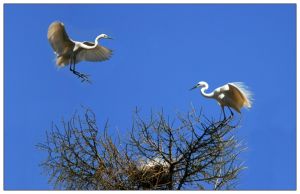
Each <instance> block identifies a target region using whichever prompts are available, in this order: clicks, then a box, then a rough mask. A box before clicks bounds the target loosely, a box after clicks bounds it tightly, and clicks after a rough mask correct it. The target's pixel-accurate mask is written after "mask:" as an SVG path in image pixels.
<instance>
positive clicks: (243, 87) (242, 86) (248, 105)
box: [233, 82, 253, 108]
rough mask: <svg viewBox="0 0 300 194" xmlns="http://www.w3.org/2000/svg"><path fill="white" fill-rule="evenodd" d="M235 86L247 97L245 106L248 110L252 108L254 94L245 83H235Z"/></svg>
mask: <svg viewBox="0 0 300 194" xmlns="http://www.w3.org/2000/svg"><path fill="white" fill-rule="evenodd" d="M233 84H234V85H236V86H237V87H238V88H239V89H240V91H241V92H242V94H243V95H244V97H245V99H246V100H245V102H244V106H246V108H251V107H252V103H253V93H252V92H251V91H250V90H249V88H248V86H246V85H245V84H244V83H243V82H233Z"/></svg>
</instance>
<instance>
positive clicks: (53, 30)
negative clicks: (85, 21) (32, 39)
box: [47, 22, 112, 81]
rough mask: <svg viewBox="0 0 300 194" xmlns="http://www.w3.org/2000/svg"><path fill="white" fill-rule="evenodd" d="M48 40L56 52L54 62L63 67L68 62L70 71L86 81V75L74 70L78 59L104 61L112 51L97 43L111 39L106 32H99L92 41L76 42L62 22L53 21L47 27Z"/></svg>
mask: <svg viewBox="0 0 300 194" xmlns="http://www.w3.org/2000/svg"><path fill="white" fill-rule="evenodd" d="M47 37H48V40H49V42H50V44H51V46H52V48H53V50H54V51H55V54H56V64H57V65H58V66H59V67H64V66H66V65H69V64H70V71H72V72H73V73H74V74H75V75H77V76H78V77H80V78H81V79H82V81H88V76H87V75H85V74H83V73H79V72H78V71H76V70H75V64H77V63H79V62H80V61H93V62H97V61H104V60H108V59H109V58H110V56H111V54H112V51H111V50H110V49H108V48H106V47H104V46H101V45H98V40H100V39H102V38H103V39H111V38H110V37H109V36H108V35H106V34H100V35H99V36H97V37H96V39H95V41H94V42H86V41H85V42H78V41H74V40H72V39H71V38H69V36H68V34H67V32H66V30H65V27H64V24H63V23H61V22H53V23H52V24H50V26H49V29H48V36H47Z"/></svg>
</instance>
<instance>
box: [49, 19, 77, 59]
mask: <svg viewBox="0 0 300 194" xmlns="http://www.w3.org/2000/svg"><path fill="white" fill-rule="evenodd" d="M47 37H48V40H49V42H50V44H51V46H52V48H53V50H54V51H55V53H56V54H57V55H63V54H66V53H68V52H69V51H70V49H71V50H72V49H73V47H74V42H73V41H71V40H70V38H69V36H68V34H67V32H66V30H65V27H64V24H63V23H61V22H53V23H52V24H51V25H50V26H49V28H48V35H47Z"/></svg>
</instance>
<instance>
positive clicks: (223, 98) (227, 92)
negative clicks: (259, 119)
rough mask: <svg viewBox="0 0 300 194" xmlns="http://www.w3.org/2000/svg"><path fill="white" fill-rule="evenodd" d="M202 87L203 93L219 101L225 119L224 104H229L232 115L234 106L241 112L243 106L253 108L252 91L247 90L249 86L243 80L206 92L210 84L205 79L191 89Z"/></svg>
mask: <svg viewBox="0 0 300 194" xmlns="http://www.w3.org/2000/svg"><path fill="white" fill-rule="evenodd" d="M199 87H201V94H202V95H203V96H204V97H206V98H214V99H216V100H217V101H218V103H219V105H220V106H221V108H222V111H223V114H224V119H226V115H225V111H224V106H227V107H228V109H229V110H230V113H231V116H232V115H233V112H232V110H231V109H230V107H231V108H233V109H234V110H235V111H237V112H238V113H241V111H240V110H241V108H242V107H246V108H251V105H252V93H251V92H250V91H249V90H247V87H246V86H245V85H244V84H243V83H242V82H233V83H228V84H225V85H224V86H221V87H219V88H216V89H215V90H214V91H213V92H211V93H205V91H206V90H207V89H208V84H207V83H206V82H204V81H201V82H199V83H197V84H196V85H195V86H194V87H193V88H191V90H193V89H195V88H199Z"/></svg>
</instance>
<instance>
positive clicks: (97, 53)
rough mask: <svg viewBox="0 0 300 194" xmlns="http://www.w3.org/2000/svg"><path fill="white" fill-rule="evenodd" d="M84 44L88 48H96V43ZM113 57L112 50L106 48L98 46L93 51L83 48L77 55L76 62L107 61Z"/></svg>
mask: <svg viewBox="0 0 300 194" xmlns="http://www.w3.org/2000/svg"><path fill="white" fill-rule="evenodd" d="M83 44H85V45H87V46H94V43H91V42H83ZM111 55H112V50H110V49H108V48H106V47H104V46H101V45H97V46H96V48H93V49H85V48H81V49H80V50H79V51H78V53H77V55H76V60H79V61H105V60H108V59H109V58H110V57H111Z"/></svg>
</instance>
